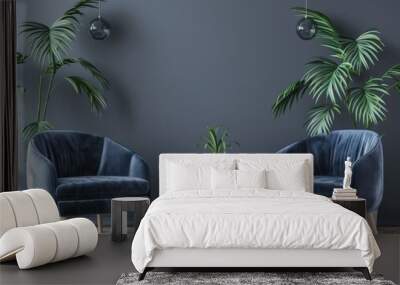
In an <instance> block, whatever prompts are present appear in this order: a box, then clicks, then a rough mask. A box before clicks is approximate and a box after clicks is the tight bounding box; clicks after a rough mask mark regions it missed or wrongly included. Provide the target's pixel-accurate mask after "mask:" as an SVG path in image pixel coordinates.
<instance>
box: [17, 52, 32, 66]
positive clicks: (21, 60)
mask: <svg viewBox="0 0 400 285" xmlns="http://www.w3.org/2000/svg"><path fill="white" fill-rule="evenodd" d="M28 57H29V56H28V55H24V54H22V53H20V52H17V54H16V59H17V64H23V63H25V61H26V60H27V59H28Z"/></svg>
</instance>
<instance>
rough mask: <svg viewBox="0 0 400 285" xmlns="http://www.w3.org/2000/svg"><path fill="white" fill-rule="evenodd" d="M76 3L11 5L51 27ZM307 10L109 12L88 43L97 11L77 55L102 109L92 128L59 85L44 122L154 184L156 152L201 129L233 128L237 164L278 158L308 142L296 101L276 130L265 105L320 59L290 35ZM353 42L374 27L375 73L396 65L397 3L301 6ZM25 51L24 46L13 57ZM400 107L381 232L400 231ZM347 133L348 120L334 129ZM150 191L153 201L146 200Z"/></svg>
mask: <svg viewBox="0 0 400 285" xmlns="http://www.w3.org/2000/svg"><path fill="white" fill-rule="evenodd" d="M74 2H75V1H74V0H63V1H61V0H57V1H56V0H35V1H31V0H18V7H19V10H18V16H19V21H23V20H25V19H29V20H36V21H43V22H48V21H50V20H53V19H55V18H56V17H57V16H58V15H60V14H61V13H62V12H63V11H64V10H65V9H66V8H68V7H70V6H71V4H72V3H74ZM303 4H304V3H303V1H290V0H285V1H282V0H280V1H278V0H274V1H272V0H112V1H111V0H109V1H107V2H106V4H105V5H104V16H105V17H106V18H107V19H108V20H109V22H110V23H111V24H112V27H113V31H112V36H111V38H110V39H109V40H106V41H103V42H96V41H94V40H92V39H91V38H90V37H89V36H88V33H87V26H88V22H89V20H90V19H91V18H93V17H95V14H96V12H95V11H88V12H87V15H86V17H85V18H84V20H83V28H82V31H81V34H80V35H79V38H78V41H77V43H76V45H75V46H74V54H75V55H76V56H82V57H85V58H88V59H90V60H92V61H93V62H94V63H95V64H97V65H98V67H99V68H101V70H103V71H104V72H105V74H106V75H107V77H108V78H109V79H110V82H111V83H112V88H111V90H110V91H109V92H107V94H106V96H107V100H108V103H109V108H108V110H107V111H106V112H104V113H103V114H102V115H101V116H100V117H98V116H95V115H94V114H92V113H90V112H89V108H88V105H87V103H86V101H85V100H84V99H83V98H78V97H76V96H75V95H74V94H73V93H72V92H71V90H70V89H68V88H67V87H66V85H64V83H62V81H58V87H59V89H58V90H59V92H58V94H57V97H55V98H54V99H53V101H52V102H51V109H50V113H49V119H50V121H51V122H52V123H53V124H54V125H55V126H56V127H57V128H60V129H77V130H81V131H86V132H92V133H96V134H100V135H107V136H110V137H112V138H114V139H116V140H117V141H119V142H121V143H122V144H125V145H127V146H129V147H131V148H133V149H134V150H136V151H137V152H139V153H141V154H142V155H143V156H144V158H145V159H146V160H147V161H148V162H149V163H150V165H151V168H152V170H153V182H154V183H153V184H157V174H158V173H157V157H158V154H159V153H162V152H196V151H197V152H198V151H201V149H199V148H198V147H197V144H198V143H199V141H200V138H201V136H202V135H203V134H204V131H205V128H206V126H211V125H222V126H225V127H227V128H229V130H230V133H231V136H232V138H233V139H235V140H237V141H239V142H240V148H239V149H235V151H237V152H274V151H276V150H277V149H279V148H280V147H282V146H284V145H286V144H288V143H290V142H292V141H295V140H298V139H300V138H302V137H304V136H305V131H304V128H303V120H304V116H305V113H306V111H307V108H308V107H309V106H310V102H307V101H304V102H302V103H301V104H299V105H298V106H296V107H295V108H294V109H293V111H291V112H290V113H289V114H287V115H286V116H284V117H283V118H281V119H278V120H275V119H274V118H273V116H272V114H271V111H270V109H271V105H272V103H273V101H274V98H275V96H276V95H277V93H278V92H279V91H280V90H281V89H282V88H284V87H285V86H287V84H288V83H290V82H291V81H292V80H295V79H297V78H298V77H300V76H301V75H302V72H303V64H304V63H305V62H307V61H308V60H309V59H310V58H311V57H312V56H316V55H324V54H325V53H326V51H325V50H324V49H322V48H320V47H319V46H318V43H317V42H316V41H308V42H307V41H301V40H300V39H299V38H298V37H297V36H296V34H295V25H296V22H297V20H298V18H297V17H295V15H294V14H293V12H292V11H290V7H293V6H297V5H303ZM309 4H310V6H311V8H313V9H318V10H320V11H322V12H324V13H326V14H328V15H329V16H330V17H331V18H332V19H334V21H335V23H337V24H338V26H339V27H340V28H341V29H343V30H345V31H346V32H347V33H348V34H349V35H356V34H358V33H361V32H363V31H365V30H366V29H368V28H371V27H376V28H378V29H379V30H380V31H381V32H382V37H383V39H384V40H385V43H386V46H387V47H386V49H385V54H384V55H383V57H382V62H381V64H380V65H379V67H378V68H376V69H374V70H373V71H372V72H373V73H379V72H381V71H382V70H384V69H385V68H387V67H389V66H390V65H392V64H394V63H400V37H399V29H398V28H399V26H400V23H399V22H400V21H399V18H398V11H399V10H400V2H399V1H397V0H386V1H378V0H375V1H365V0H351V1H349V0H346V1H345V0H340V1H309ZM21 46H23V42H22V41H21V40H20V47H21ZM34 70H35V67H33V66H31V65H27V66H25V67H24V69H23V71H22V73H21V78H22V80H23V83H24V85H25V86H26V88H27V89H28V93H27V94H25V96H24V99H23V100H22V101H23V104H24V111H21V116H22V117H23V118H22V119H23V120H28V119H30V118H31V116H32V108H33V107H32V106H33V105H32V104H33V101H32V97H33V96H32V95H33V94H32V93H33V90H34V88H35V86H34V85H33V83H36V81H37V74H33V73H32V71H34ZM399 99H400V98H398V97H395V96H393V97H392V98H390V99H388V107H389V111H390V114H389V117H388V119H387V120H386V121H385V122H384V124H382V125H381V126H380V128H379V129H378V131H379V132H380V133H381V134H383V135H384V137H383V140H384V149H385V175H386V180H385V196H384V202H383V207H382V210H381V214H380V221H381V224H385V225H395V224H397V225H400V207H399V201H400V191H399V188H398V185H399V182H398V179H397V178H398V166H397V165H398V163H399V160H400V154H399V153H400V152H399V150H398V148H399V145H400V134H399V122H400V111H399V108H400V100H399ZM350 126H351V125H350V124H349V122H348V121H347V119H346V118H343V119H341V121H340V122H338V123H337V124H336V125H335V127H336V128H346V127H350ZM154 191H157V189H154Z"/></svg>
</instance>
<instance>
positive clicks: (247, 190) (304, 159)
mask: <svg viewBox="0 0 400 285" xmlns="http://www.w3.org/2000/svg"><path fill="white" fill-rule="evenodd" d="M197 168H198V169H200V170H199V171H197V172H196V175H194V176H191V175H192V172H190V171H186V170H185V169H197ZM210 168H211V169H214V170H212V171H214V172H215V173H217V174H212V175H209V174H208V172H207V171H208V169H210ZM260 169H261V170H266V173H267V174H268V175H267V176H266V181H267V182H268V183H267V184H268V185H267V184H266V185H265V186H263V188H258V187H257V188H253V187H247V186H248V185H250V186H252V185H253V184H252V183H254V181H255V180H257V178H254V177H255V176H254V175H253V176H252V178H251V179H247V180H246V179H245V180H243V178H241V180H242V181H244V182H240V183H242V184H243V185H245V186H246V187H242V188H238V185H239V172H234V171H233V170H238V171H242V172H241V173H242V176H243V173H244V174H246V175H247V173H250V174H252V173H255V172H257V171H260ZM220 170H221V171H220ZM159 171H160V178H159V182H160V188H159V189H160V197H159V198H158V199H156V200H155V201H154V202H153V203H152V205H151V206H150V208H149V210H148V212H147V213H146V216H145V217H144V218H143V220H142V221H141V223H140V226H139V228H138V231H137V232H136V235H135V237H134V240H133V243H132V262H133V264H134V266H135V267H136V269H137V270H138V271H139V272H141V273H143V274H142V275H141V277H140V278H143V277H144V274H145V273H146V271H147V270H149V269H151V268H154V267H168V268H171V267H238V268H243V267H354V268H359V269H361V270H362V271H363V273H364V275H365V276H366V278H368V277H369V272H370V271H372V267H373V263H374V260H375V259H376V258H377V257H379V255H380V251H379V248H378V246H377V244H376V242H375V239H374V237H373V235H372V232H371V230H370V228H369V226H368V223H367V222H366V221H365V220H364V219H363V218H361V217H360V216H358V215H357V214H355V213H353V212H351V211H348V210H346V209H344V208H342V207H341V206H339V205H337V204H334V203H332V202H331V201H330V200H329V199H328V198H326V197H322V196H319V195H315V194H312V192H313V157H312V155H310V154H223V155H221V154H218V155H215V154H162V155H160V164H159ZM218 171H220V172H221V173H222V174H221V175H222V176H221V175H220V173H219V172H218ZM214 172H213V173H214ZM233 172H234V173H235V175H237V176H235V180H234V181H235V183H237V185H236V184H235V186H234V187H235V188H234V189H233V188H232V187H228V186H229V181H228V180H229V175H225V176H224V173H228V174H229V173H233ZM236 173H237V174H236ZM257 173H261V172H257ZM213 175H214V176H213ZM216 175H220V176H216ZM257 175H258V174H257ZM215 177H218V178H215ZM221 177H222V178H221ZM257 177H258V176H257ZM210 179H211V180H212V182H210V181H208V180H210ZM216 179H217V180H218V179H220V180H221V179H222V180H221V181H222V182H221V181H219V182H218V183H220V184H221V183H222V184H223V185H228V186H226V188H224V187H222V188H218V189H217V188H216V187H217V186H216V185H217V184H215V180H216ZM224 179H225V180H224ZM249 181H250V182H249ZM192 182H193V183H192ZM191 183H192V185H191V186H190V187H189V186H187V185H188V184H191ZM210 183H211V184H210ZM224 183H225V184H224ZM246 183H247V184H246ZM257 183H258V182H257ZM222 184H221V185H222ZM210 185H211V186H210ZM187 188H190V189H187ZM272 189H273V190H272Z"/></svg>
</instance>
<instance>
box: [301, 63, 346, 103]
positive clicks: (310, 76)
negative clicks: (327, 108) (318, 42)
mask: <svg viewBox="0 0 400 285" xmlns="http://www.w3.org/2000/svg"><path fill="white" fill-rule="evenodd" d="M306 68H307V71H306V73H305V74H304V77H303V79H304V80H305V82H306V84H307V85H308V90H309V91H310V94H311V95H312V96H313V98H314V99H315V100H316V101H318V100H319V98H320V97H321V96H326V97H327V98H328V99H329V100H330V101H331V102H332V103H336V97H339V98H340V97H343V96H344V95H345V93H346V89H347V87H348V82H349V80H350V79H351V74H350V71H351V69H352V65H351V64H350V63H348V62H342V63H340V64H338V63H336V62H334V61H332V60H330V59H326V58H319V59H317V60H314V61H311V62H309V63H307V65H306Z"/></svg>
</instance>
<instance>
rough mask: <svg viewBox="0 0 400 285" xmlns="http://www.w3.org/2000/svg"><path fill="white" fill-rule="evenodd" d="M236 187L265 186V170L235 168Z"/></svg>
mask: <svg viewBox="0 0 400 285" xmlns="http://www.w3.org/2000/svg"><path fill="white" fill-rule="evenodd" d="M236 182H237V188H267V171H266V170H265V169H262V170H240V169H239V170H236Z"/></svg>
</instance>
